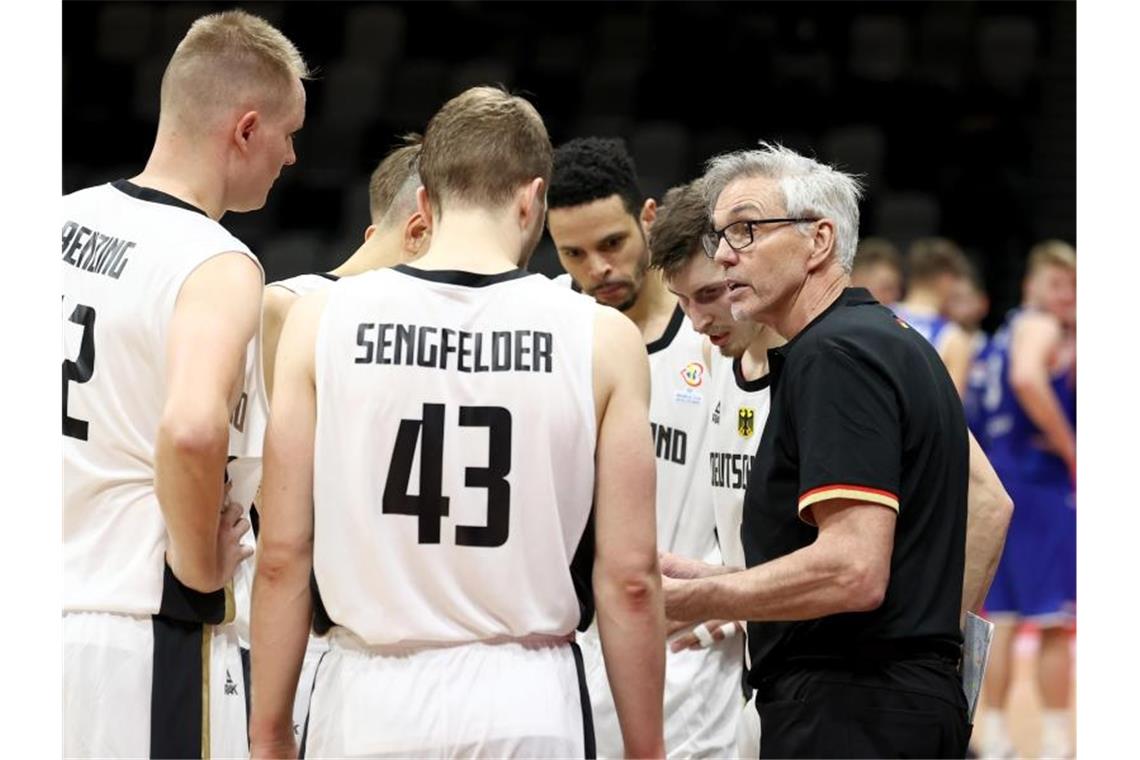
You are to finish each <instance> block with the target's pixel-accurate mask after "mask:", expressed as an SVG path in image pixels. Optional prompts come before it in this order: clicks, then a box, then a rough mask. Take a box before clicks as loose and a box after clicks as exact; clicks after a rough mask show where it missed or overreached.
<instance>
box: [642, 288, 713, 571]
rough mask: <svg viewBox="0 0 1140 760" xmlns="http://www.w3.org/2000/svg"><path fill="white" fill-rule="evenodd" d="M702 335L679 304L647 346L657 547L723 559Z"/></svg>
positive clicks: (698, 556)
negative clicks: (704, 456) (712, 486)
mask: <svg viewBox="0 0 1140 760" xmlns="http://www.w3.org/2000/svg"><path fill="white" fill-rule="evenodd" d="M702 341H703V338H702V337H701V335H700V333H698V332H697V331H696V330H695V329H693V325H692V323H691V322H690V321H689V319H688V317H686V316H685V313H684V312H683V311H681V307H680V306H678V307H677V308H676V310H675V311H674V312H673V316H672V319H670V321H669V325H668V327H666V329H665V333H664V334H663V335H662V336H661V337H660V338H658V339H657V340H655V341H653V342H652V343H650V344H648V345H647V346H646V350H647V351H648V352H649V373H650V379H651V383H652V394H653V395H652V397H651V400H650V403H649V425H650V428H651V430H652V433H653V447H654V453H655V454H656V457H657V549H658V551H663V552H666V551H667V552H672V553H674V554H680V555H681V556H684V557H692V558H694V559H700V560H704V561H706V562H710V563H713V564H720V552H719V549H718V548H717V545H716V536H715V529H716V523H715V520H714V519H713V510H712V494H711V491H710V490H709V488H708V480H707V479H706V478H705V477H703V475H704V467H703V466H702V461H701V452H702V451H703V449H702V446H703V444H704V438H705V431H706V430H707V428H708V420H709V410H710V409H711V403H710V402H711V399H712V396H711V395H710V394H709V379H708V376H707V375H708V368H707V367H706V366H705V359H704V355H703V352H702V349H701V345H702Z"/></svg>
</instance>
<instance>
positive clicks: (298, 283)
mask: <svg viewBox="0 0 1140 760" xmlns="http://www.w3.org/2000/svg"><path fill="white" fill-rule="evenodd" d="M339 279H340V278H339V277H337V276H336V275H335V274H329V273H328V272H312V273H310V274H299V275H296V276H295V277H287V278H285V279H284V280H277V281H276V282H271V283H269V287H271V288H285V290H288V291H289V292H290V293H294V294H296V295H299V296H303V295H308V294H309V293H316V292H317V291H319V290H324V289H325V288H327V287H328V286H329V285H332V284H333V283H334V282H336V281H337V280H339Z"/></svg>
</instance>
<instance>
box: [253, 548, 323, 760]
mask: <svg viewBox="0 0 1140 760" xmlns="http://www.w3.org/2000/svg"><path fill="white" fill-rule="evenodd" d="M257 557H258V558H257V573H256V575H255V576H254V581H253V612H252V617H251V620H250V638H251V642H250V644H251V649H250V657H251V664H252V671H253V689H252V691H251V698H252V700H251V711H250V720H249V734H250V741H255V740H256V741H263V742H264V741H272V740H273V739H275V738H277V737H281V736H286V735H287V736H289V737H292V735H293V701H294V698H295V695H296V693H297V681H298V679H299V678H300V675H301V665H302V663H303V661H304V658H305V647H306V645H307V643H308V639H309V626H310V624H311V621H312V617H313V604H312V596H311V592H310V590H309V573H310V571H311V569H312V547H311V545H310V546H308V547H299V546H293V547H289V546H264V545H263V546H259V547H258V555H257Z"/></svg>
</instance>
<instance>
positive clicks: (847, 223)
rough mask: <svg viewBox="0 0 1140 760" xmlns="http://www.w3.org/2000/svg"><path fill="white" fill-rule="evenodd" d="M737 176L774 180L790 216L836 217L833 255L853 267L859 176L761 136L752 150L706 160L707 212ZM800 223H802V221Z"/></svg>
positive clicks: (847, 269)
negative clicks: (766, 140)
mask: <svg viewBox="0 0 1140 760" xmlns="http://www.w3.org/2000/svg"><path fill="white" fill-rule="evenodd" d="M740 177H768V178H770V179H774V180H777V182H778V184H779V187H780V192H782V193H783V195H784V205H785V206H786V207H787V212H788V216H817V217H827V218H828V219H830V220H832V221H833V222H834V223H835V256H836V258H837V259H838V260H839V263H840V264H841V265H842V266H843V271H845V272H848V273H850V272H851V263H852V262H853V261H854V260H855V246H856V245H857V244H858V242H859V199H860V198H861V197H863V187H862V185H861V184H860V182H859V180H858V179H857V178H856V177H855V176H853V175H851V174H846V173H844V172H841V171H839V170H838V169H835V168H833V167H831V166H828V165H827V164H823V163H820V162H819V161H816V160H815V159H813V158H808V157H807V156H801V155H800V154H799V153H796V152H795V151H794V150H790V149H789V148H785V147H784V146H783V145H780V144H779V143H767V142H761V143H760V147H759V148H757V149H754V150H738V151H734V152H732V153H724V154H722V155H719V156H715V157H713V158H711V159H709V161H708V163H707V164H706V165H705V175H704V183H705V199H706V201H707V202H708V208H709V215H710V216H712V210H713V208H714V206H715V205H716V200H717V198H718V197H719V196H720V194H721V192H722V191H723V190H724V188H725V187H727V186H728V184H729V183H730V182H732V181H733V180H735V179H739V178H740ZM797 226H800V228H801V229H804V227H803V226H802V225H797Z"/></svg>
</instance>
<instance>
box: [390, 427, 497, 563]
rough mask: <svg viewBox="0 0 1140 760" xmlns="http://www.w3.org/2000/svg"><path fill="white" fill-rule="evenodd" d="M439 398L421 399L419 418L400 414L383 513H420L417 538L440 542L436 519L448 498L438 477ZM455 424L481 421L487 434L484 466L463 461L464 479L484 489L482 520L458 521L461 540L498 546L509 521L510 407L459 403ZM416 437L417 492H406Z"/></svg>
mask: <svg viewBox="0 0 1140 760" xmlns="http://www.w3.org/2000/svg"><path fill="white" fill-rule="evenodd" d="M443 422H444V405H443V404H424V405H423V419H422V420H400V428H399V430H398V431H397V432H396V446H395V449H394V450H393V452H392V464H391V467H389V469H388V480H387V482H386V483H385V484H384V498H383V505H382V509H381V511H382V512H384V514H393V515H415V516H417V517H418V518H419V542H420V543H421V544H438V543H440V523H441V522H442V520H443V518H444V517H447V516H448V511H449V508H448V504H449V502H450V499H448V497H447V496H444V495H443V494H442V493H441V490H442V479H443ZM459 425H460V427H485V428H487V434H488V436H489V437H490V438H489V441H488V443H489V446H488V447H487V451H488V462H487V466H486V467H468V468H466V471H465V480H464V484H465V485H466V486H467V487H468V488H484V489H486V490H487V524H486V525H457V526H456V527H455V543H456V544H458V545H460V546H486V547H495V546H502V545H503V544H504V543H506V541H507V534H508V532H509V530H510V521H511V484H510V483H508V482H507V480H506V477H507V475H508V474H510V471H511V413H510V412H509V411H507V410H506V409H504V408H503V407H501V406H461V407H459ZM417 440H419V441H420V487H419V495H418V496H413V495H411V494H409V493H408V486H409V485H410V483H411V478H412V461H413V459H415V454H416V441H417Z"/></svg>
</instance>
